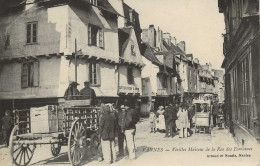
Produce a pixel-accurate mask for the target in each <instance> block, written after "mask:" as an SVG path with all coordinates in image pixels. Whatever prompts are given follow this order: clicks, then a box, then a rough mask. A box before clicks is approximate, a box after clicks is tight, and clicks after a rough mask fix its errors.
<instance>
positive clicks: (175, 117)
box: [172, 104, 178, 134]
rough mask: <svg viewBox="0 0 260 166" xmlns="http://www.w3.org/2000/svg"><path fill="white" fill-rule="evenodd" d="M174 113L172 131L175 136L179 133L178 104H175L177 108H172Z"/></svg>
mask: <svg viewBox="0 0 260 166" xmlns="http://www.w3.org/2000/svg"><path fill="white" fill-rule="evenodd" d="M172 112H173V113H172V119H173V125H172V131H173V133H174V134H176V133H177V130H176V128H177V126H176V120H177V119H178V117H177V113H178V105H177V104H175V106H173V107H172Z"/></svg>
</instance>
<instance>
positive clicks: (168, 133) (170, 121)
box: [149, 103, 195, 138]
mask: <svg viewBox="0 0 260 166" xmlns="http://www.w3.org/2000/svg"><path fill="white" fill-rule="evenodd" d="M194 115H195V111H194V108H193V105H188V104H183V103H181V104H176V105H175V106H173V105H172V104H169V105H167V106H166V108H165V109H164V107H163V106H159V107H158V111H157V112H156V113H155V112H153V111H151V112H150V115H149V122H150V127H151V131H150V132H151V133H155V132H156V131H159V132H161V131H165V138H167V137H174V136H175V135H177V134H178V133H177V131H178V129H179V138H184V137H188V136H191V135H192V134H193V131H192V130H191V128H192V127H193V126H192V118H193V116H194ZM177 120H178V128H177V125H176V121H177Z"/></svg>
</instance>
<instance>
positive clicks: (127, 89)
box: [119, 86, 140, 93]
mask: <svg viewBox="0 0 260 166" xmlns="http://www.w3.org/2000/svg"><path fill="white" fill-rule="evenodd" d="M119 93H140V90H139V88H138V87H134V86H119Z"/></svg>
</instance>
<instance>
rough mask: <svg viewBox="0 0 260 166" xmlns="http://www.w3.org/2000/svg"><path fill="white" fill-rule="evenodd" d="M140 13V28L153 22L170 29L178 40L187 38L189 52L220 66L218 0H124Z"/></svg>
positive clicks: (222, 30) (221, 31) (222, 26)
mask: <svg viewBox="0 0 260 166" xmlns="http://www.w3.org/2000/svg"><path fill="white" fill-rule="evenodd" d="M124 2H125V3H126V4H128V5H129V6H131V7H132V8H134V9H135V10H136V11H137V12H138V13H139V19H140V24H141V28H142V29H144V28H148V27H149V25H150V24H154V26H155V28H158V26H159V27H160V29H162V31H163V32H164V33H165V32H169V33H171V36H172V37H176V38H177V42H180V41H185V43H186V53H192V54H193V56H194V57H195V58H199V60H200V63H201V64H205V63H207V62H210V63H211V64H212V66H213V68H215V69H221V64H222V61H223V59H224V56H223V51H222V50H223V49H222V48H223V38H222V34H224V33H225V24H224V16H223V14H222V13H219V12H218V1H217V0H124Z"/></svg>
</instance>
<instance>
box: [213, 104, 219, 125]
mask: <svg viewBox="0 0 260 166" xmlns="http://www.w3.org/2000/svg"><path fill="white" fill-rule="evenodd" d="M218 111H219V104H218V102H217V101H215V102H214V104H213V106H212V115H213V125H214V127H216V125H217V117H218Z"/></svg>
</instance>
